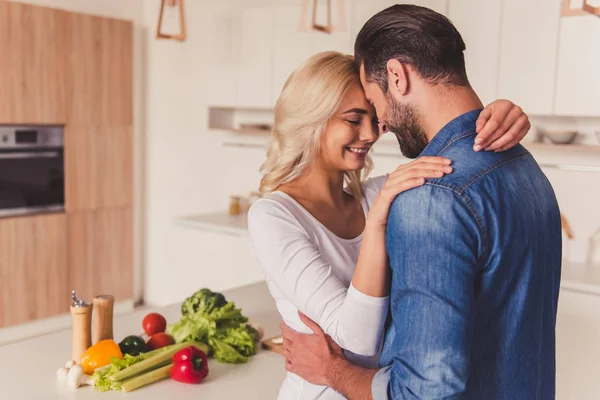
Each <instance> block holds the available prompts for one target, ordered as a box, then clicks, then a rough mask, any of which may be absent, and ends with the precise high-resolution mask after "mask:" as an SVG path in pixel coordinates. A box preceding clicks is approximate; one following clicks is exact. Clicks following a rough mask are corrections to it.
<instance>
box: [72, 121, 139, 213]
mask: <svg viewBox="0 0 600 400" xmlns="http://www.w3.org/2000/svg"><path fill="white" fill-rule="evenodd" d="M132 192H133V132H132V127H131V126H90V125H68V126H67V127H66V130H65V208H66V209H67V211H68V212H72V211H78V210H93V209H100V208H114V207H125V206H130V205H131V204H132V202H133V200H132V196H133V193H132Z"/></svg>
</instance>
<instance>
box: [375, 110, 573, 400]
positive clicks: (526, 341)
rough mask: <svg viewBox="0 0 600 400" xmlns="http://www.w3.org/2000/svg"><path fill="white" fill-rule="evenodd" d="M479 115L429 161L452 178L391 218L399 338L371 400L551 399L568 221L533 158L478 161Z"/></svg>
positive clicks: (385, 356) (505, 155)
mask: <svg viewBox="0 0 600 400" xmlns="http://www.w3.org/2000/svg"><path fill="white" fill-rule="evenodd" d="M480 112H481V110H474V111H471V112H468V113H466V114H463V115H461V116H459V117H458V118H456V119H454V120H453V121H451V122H450V123H449V124H448V125H446V126H445V127H444V128H443V129H442V130H441V131H440V132H438V134H437V135H436V136H435V137H434V138H433V140H432V141H431V142H430V143H429V145H428V146H427V147H426V148H425V150H424V151H423V153H422V154H421V155H422V156H438V155H440V156H444V157H447V158H449V159H451V160H452V161H453V167H454V172H453V173H452V174H449V175H447V176H444V177H443V178H439V179H437V178H436V179H429V180H427V182H426V183H425V185H424V186H422V187H419V188H416V189H413V190H410V191H408V192H405V193H402V194H401V195H400V196H398V198H397V199H396V200H395V201H394V203H393V205H392V208H391V210H390V215H389V220H388V228H387V235H386V240H387V251H388V254H389V258H390V268H391V271H392V286H391V293H390V317H391V318H390V319H389V328H388V330H387V332H386V336H385V339H384V347H383V352H382V356H381V365H382V366H386V367H385V368H382V369H381V370H379V371H378V373H377V374H376V375H375V378H374V380H373V385H372V391H373V397H374V399H375V400H378V399H387V398H391V399H477V400H483V399H485V400H494V399H498V400H500V399H502V400H507V399H510V400H525V399H526V400H533V399H540V400H550V399H554V395H555V343H554V339H555V323H556V307H557V302H558V290H559V283H560V271H561V258H562V254H561V249H562V246H561V241H562V238H561V222H560V212H559V208H558V204H557V201H556V197H555V195H554V191H553V189H552V187H551V185H550V183H549V182H548V180H547V179H546V177H545V175H544V174H543V172H542V171H541V169H540V167H539V166H538V164H537V163H536V162H535V160H534V159H533V157H532V156H531V154H530V153H529V152H528V151H527V150H526V149H525V148H524V147H522V146H520V145H518V146H516V147H514V148H512V149H510V150H508V151H506V152H502V153H494V152H480V153H476V152H474V151H473V150H472V148H473V144H474V138H475V121H476V120H477V118H478V116H479V113H480Z"/></svg>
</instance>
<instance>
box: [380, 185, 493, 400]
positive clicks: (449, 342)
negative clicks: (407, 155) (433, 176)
mask: <svg viewBox="0 0 600 400" xmlns="http://www.w3.org/2000/svg"><path fill="white" fill-rule="evenodd" d="M481 232H482V231H481V230H480V228H479V226H478V224H477V218H476V217H475V215H474V214H473V212H472V211H471V208H470V207H469V203H468V201H466V200H465V199H464V198H462V197H461V196H460V195H457V194H455V193H454V192H453V191H452V190H450V189H447V188H441V187H436V186H433V185H426V186H423V187H421V188H418V189H414V190H411V191H409V192H406V193H404V194H402V195H400V196H399V197H398V198H397V199H396V201H395V202H394V204H393V205H392V209H391V211H390V216H389V221H388V230H387V249H388V254H389V257H390V266H391V269H392V276H393V278H392V280H393V282H392V292H391V293H390V299H391V304H390V310H391V314H392V316H393V324H394V332H395V333H394V337H393V346H392V349H393V353H392V354H391V355H392V359H393V362H392V365H391V369H389V370H385V369H384V370H381V371H380V372H379V373H378V374H377V375H376V379H375V380H374V381H373V394H374V396H377V397H375V399H376V400H379V399H385V398H386V397H387V396H389V397H390V398H393V399H422V398H428V399H442V398H443V399H460V398H463V396H464V393H465V390H466V385H467V380H468V378H469V372H470V361H471V360H470V352H471V347H472V342H473V331H474V313H475V309H474V305H475V286H476V282H477V275H478V272H477V271H478V267H477V263H478V255H479V254H481V253H482V252H483V251H484V250H485V249H484V248H483V245H482V243H483V240H482V236H481ZM386 351H387V350H386ZM388 379H389V387H387V390H385V389H386V388H385V387H383V388H382V386H384V385H385V382H386V381H387V380H388Z"/></svg>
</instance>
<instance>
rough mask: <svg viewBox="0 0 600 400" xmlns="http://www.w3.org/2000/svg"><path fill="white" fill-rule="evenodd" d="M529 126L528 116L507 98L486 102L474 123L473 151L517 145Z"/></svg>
mask: <svg viewBox="0 0 600 400" xmlns="http://www.w3.org/2000/svg"><path fill="white" fill-rule="evenodd" d="M529 128H531V123H530V122H529V117H528V116H527V114H525V112H524V111H523V109H522V108H521V107H519V106H518V105H516V104H514V103H513V102H512V101H509V100H502V99H501V100H496V101H493V102H492V103H490V104H488V105H487V106H486V107H485V108H484V109H483V111H481V114H479V118H478V119H477V123H476V130H477V137H476V138H475V147H474V148H473V149H474V150H475V151H480V150H485V151H496V152H498V151H505V150H508V149H510V148H512V147H515V146H516V145H518V144H519V143H520V142H521V140H523V138H524V137H525V135H527V132H529Z"/></svg>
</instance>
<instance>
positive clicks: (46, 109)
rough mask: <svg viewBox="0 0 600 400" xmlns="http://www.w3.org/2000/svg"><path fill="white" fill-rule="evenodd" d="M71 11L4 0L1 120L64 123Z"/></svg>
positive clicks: (0, 42)
mask: <svg viewBox="0 0 600 400" xmlns="http://www.w3.org/2000/svg"><path fill="white" fill-rule="evenodd" d="M69 37H70V20H69V14H68V13H66V12H64V11H59V10H54V9H50V8H42V7H37V6H30V5H25V4H19V3H13V2H7V1H1V2H0V49H1V51H0V123H11V124H16V123H30V124H31V123H40V124H53V123H56V124H64V123H65V121H66V101H67V98H68V97H69V95H68V93H67V87H66V85H65V82H66V79H67V76H68V75H69V70H68V67H69V63H68V49H69Z"/></svg>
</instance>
